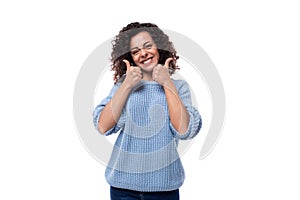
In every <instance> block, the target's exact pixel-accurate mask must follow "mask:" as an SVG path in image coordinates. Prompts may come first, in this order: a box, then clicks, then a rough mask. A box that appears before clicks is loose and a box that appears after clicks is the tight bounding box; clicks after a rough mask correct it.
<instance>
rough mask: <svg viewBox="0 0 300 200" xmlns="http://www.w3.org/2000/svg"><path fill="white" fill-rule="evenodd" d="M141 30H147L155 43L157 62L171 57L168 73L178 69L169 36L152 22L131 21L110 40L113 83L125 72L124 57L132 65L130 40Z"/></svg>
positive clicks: (176, 57) (163, 61)
mask: <svg viewBox="0 0 300 200" xmlns="http://www.w3.org/2000/svg"><path fill="white" fill-rule="evenodd" d="M142 31H146V32H148V33H149V34H150V35H151V37H152V39H153V41H154V43H155V44H156V46H157V49H158V53H159V61H158V63H159V64H162V65H163V64H164V63H165V61H166V60H167V59H168V58H173V61H171V62H170V65H169V72H170V74H173V73H175V70H176V69H179V67H178V66H177V65H176V60H177V59H178V58H179V56H177V55H176V50H175V48H174V45H173V43H172V42H171V41H170V40H169V36H168V35H166V34H165V33H164V32H163V31H162V30H161V29H160V28H158V26H157V25H155V24H153V23H139V22H133V23H130V24H128V25H127V26H126V27H124V28H123V29H122V30H120V32H119V34H118V35H117V36H116V37H115V39H114V40H113V41H112V46H113V47H112V53H111V62H112V66H111V67H112V68H111V70H112V71H115V73H114V81H115V83H117V82H118V81H119V80H120V79H121V78H122V77H123V75H124V74H126V64H125V63H124V62H123V60H124V59H126V60H128V61H129V62H130V63H131V64H132V65H133V63H134V62H133V59H132V57H131V53H130V40H131V38H132V37H133V36H135V35H136V34H138V33H140V32H142Z"/></svg>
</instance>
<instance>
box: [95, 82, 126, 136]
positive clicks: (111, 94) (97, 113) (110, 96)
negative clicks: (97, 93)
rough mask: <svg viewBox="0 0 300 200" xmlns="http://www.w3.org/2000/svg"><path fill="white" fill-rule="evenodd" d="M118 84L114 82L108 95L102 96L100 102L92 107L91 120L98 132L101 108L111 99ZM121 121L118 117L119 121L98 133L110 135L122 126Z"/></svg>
mask: <svg viewBox="0 0 300 200" xmlns="http://www.w3.org/2000/svg"><path fill="white" fill-rule="evenodd" d="M120 85H121V84H120V83H117V84H115V85H114V86H113V88H112V89H111V91H110V93H109V95H108V96H107V97H106V98H104V99H103V100H102V101H101V102H100V104H98V105H97V106H96V107H95V109H94V112H93V122H94V126H95V128H96V129H97V130H98V132H100V130H99V129H98V121H99V117H100V114H101V112H102V110H103V108H104V107H105V106H106V104H107V103H108V102H109V101H110V100H111V99H112V97H113V96H114V94H115V93H116V91H117V90H118V89H119V87H120ZM122 122H123V120H122V119H121V118H120V119H119V121H118V122H117V123H116V124H115V125H114V126H113V127H112V128H111V129H109V130H108V131H106V132H105V133H101V132H100V133H101V134H105V135H110V134H112V133H117V132H118V131H119V130H120V129H121V127H122V126H123V125H122V124H123V123H122Z"/></svg>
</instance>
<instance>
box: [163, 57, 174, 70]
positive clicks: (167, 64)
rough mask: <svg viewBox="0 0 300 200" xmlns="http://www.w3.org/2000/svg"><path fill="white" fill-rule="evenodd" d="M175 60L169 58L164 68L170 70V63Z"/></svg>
mask: <svg viewBox="0 0 300 200" xmlns="http://www.w3.org/2000/svg"><path fill="white" fill-rule="evenodd" d="M172 60H173V58H168V59H167V60H166V62H165V64H164V66H165V67H166V68H169V64H170V62H171V61H172Z"/></svg>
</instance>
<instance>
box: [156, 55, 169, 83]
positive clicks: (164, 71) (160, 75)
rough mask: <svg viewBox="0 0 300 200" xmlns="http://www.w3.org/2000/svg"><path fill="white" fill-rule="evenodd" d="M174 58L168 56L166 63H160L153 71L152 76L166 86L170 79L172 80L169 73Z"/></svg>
mask: <svg viewBox="0 0 300 200" xmlns="http://www.w3.org/2000/svg"><path fill="white" fill-rule="evenodd" d="M172 60H173V58H168V59H167V60H166V62H165V64H164V65H161V64H158V65H156V67H154V69H153V72H152V78H153V80H154V81H156V82H158V83H159V84H161V85H162V86H164V85H165V84H166V83H167V82H168V81H170V80H171V77H170V73H169V64H170V62H171V61H172Z"/></svg>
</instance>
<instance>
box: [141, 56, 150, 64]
mask: <svg viewBox="0 0 300 200" xmlns="http://www.w3.org/2000/svg"><path fill="white" fill-rule="evenodd" d="M152 58H153V57H150V58H148V59H146V60H144V61H142V62H141V63H142V64H148V63H150V62H151V60H152Z"/></svg>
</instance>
